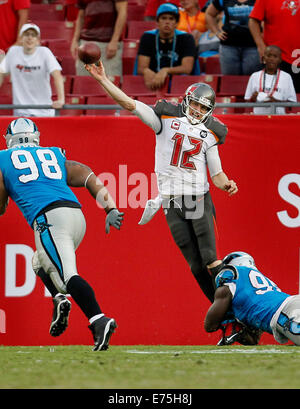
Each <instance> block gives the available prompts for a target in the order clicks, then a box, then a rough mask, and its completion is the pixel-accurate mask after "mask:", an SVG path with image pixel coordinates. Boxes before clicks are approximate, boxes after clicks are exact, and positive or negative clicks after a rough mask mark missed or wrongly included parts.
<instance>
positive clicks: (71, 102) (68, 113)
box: [59, 95, 86, 116]
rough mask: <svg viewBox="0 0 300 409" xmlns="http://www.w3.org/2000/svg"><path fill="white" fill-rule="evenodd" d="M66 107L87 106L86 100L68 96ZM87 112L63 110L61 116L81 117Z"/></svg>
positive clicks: (80, 97)
mask: <svg viewBox="0 0 300 409" xmlns="http://www.w3.org/2000/svg"><path fill="white" fill-rule="evenodd" d="M65 103H66V105H85V104H86V98H85V97H83V96H73V95H67V96H66V98H65ZM84 114H85V111H84V110H83V109H61V110H60V113H59V115H60V116H81V115H84Z"/></svg>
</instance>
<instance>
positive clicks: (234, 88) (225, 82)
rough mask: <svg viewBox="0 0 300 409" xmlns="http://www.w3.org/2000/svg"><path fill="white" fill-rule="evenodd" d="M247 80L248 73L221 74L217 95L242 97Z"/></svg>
mask: <svg viewBox="0 0 300 409" xmlns="http://www.w3.org/2000/svg"><path fill="white" fill-rule="evenodd" d="M248 81H249V76H248V75H221V76H220V88H219V91H218V93H217V94H218V96H231V95H235V96H236V97H240V98H241V97H244V95H245V90H246V87H247V84H248Z"/></svg>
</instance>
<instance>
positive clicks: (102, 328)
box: [89, 316, 117, 351]
mask: <svg viewBox="0 0 300 409" xmlns="http://www.w3.org/2000/svg"><path fill="white" fill-rule="evenodd" d="M116 328H117V324H116V321H115V320H114V319H113V318H108V317H105V316H103V317H101V318H98V319H97V320H96V321H94V322H93V323H92V324H91V325H89V329H90V330H91V331H92V334H93V337H94V345H95V346H94V348H93V351H106V350H107V349H108V344H109V340H110V337H111V336H112V334H113V333H114V332H115V329H116Z"/></svg>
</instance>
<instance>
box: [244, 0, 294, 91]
mask: <svg viewBox="0 0 300 409" xmlns="http://www.w3.org/2000/svg"><path fill="white" fill-rule="evenodd" d="M262 22H263V23H264V25H263V31H262V30H261V23H262ZM299 27H300V1H292V0H257V1H256V3H255V5H254V8H253V10H252V12H251V13H250V18H249V29H250V31H251V34H252V36H253V38H254V41H255V43H256V45H257V49H258V52H259V54H260V57H261V58H262V57H263V54H264V50H265V47H266V46H267V45H276V46H277V47H279V48H280V49H281V51H282V63H281V66H280V68H281V69H282V70H284V71H286V72H288V73H289V74H290V75H291V76H292V79H293V82H294V87H295V90H296V93H300V66H299V67H298V66H297V63H298V65H299V56H300V43H299Z"/></svg>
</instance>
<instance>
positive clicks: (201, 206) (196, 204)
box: [163, 192, 217, 302]
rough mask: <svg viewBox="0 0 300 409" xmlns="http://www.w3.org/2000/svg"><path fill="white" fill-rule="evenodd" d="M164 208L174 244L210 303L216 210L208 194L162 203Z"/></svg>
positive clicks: (214, 258) (183, 197) (171, 199)
mask: <svg viewBox="0 0 300 409" xmlns="http://www.w3.org/2000/svg"><path fill="white" fill-rule="evenodd" d="M163 208H164V212H165V215H166V220H167V223H168V226H169V228H170V230H171V234H172V236H173V239H174V240H175V243H176V244H177V246H178V247H179V249H180V251H181V252H182V254H183V256H184V258H185V259H186V261H187V262H188V264H189V266H190V269H191V271H192V273H193V275H194V277H195V278H196V280H197V283H198V284H199V286H200V288H201V290H202V291H203V293H204V294H205V295H206V297H207V298H208V299H209V300H210V301H211V302H213V301H214V292H215V287H214V283H213V279H212V277H211V275H210V273H209V271H208V269H207V265H209V264H211V263H212V262H214V261H215V260H217V254H216V243H215V208H214V205H213V202H212V200H211V196H210V193H209V192H208V193H206V194H205V195H204V196H180V197H170V198H168V199H164V201H163Z"/></svg>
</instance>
